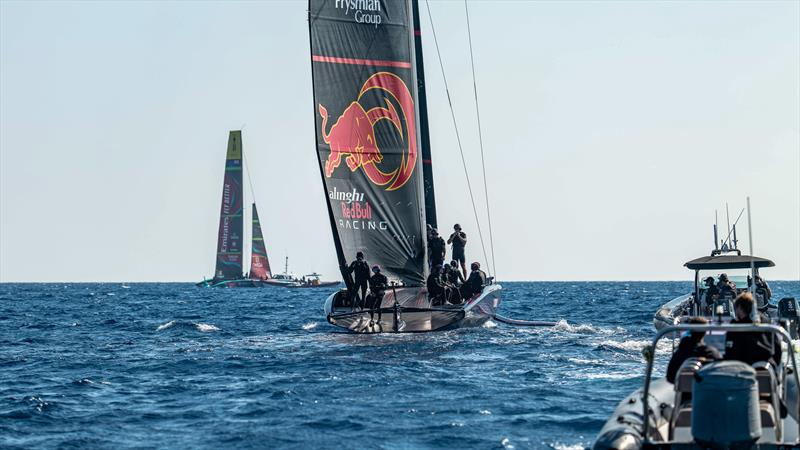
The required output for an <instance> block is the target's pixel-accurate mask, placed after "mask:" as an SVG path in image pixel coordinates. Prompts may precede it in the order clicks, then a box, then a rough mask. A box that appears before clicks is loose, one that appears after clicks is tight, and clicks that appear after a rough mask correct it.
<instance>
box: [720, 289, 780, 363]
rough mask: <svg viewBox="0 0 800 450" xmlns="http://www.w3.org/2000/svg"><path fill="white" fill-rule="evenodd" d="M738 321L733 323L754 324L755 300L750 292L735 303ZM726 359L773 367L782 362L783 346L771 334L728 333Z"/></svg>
mask: <svg viewBox="0 0 800 450" xmlns="http://www.w3.org/2000/svg"><path fill="white" fill-rule="evenodd" d="M733 308H734V311H735V313H736V319H734V320H731V323H745V324H752V323H753V319H752V316H751V314H753V309H754V308H755V300H754V299H753V296H752V294H750V293H749V292H742V293H741V294H739V296H737V297H736V299H735V300H734V301H733ZM725 359H729V360H736V361H742V362H744V363H747V364H750V365H752V364H753V363H755V362H758V361H769V362H770V363H771V364H772V365H773V366H777V365H778V364H780V362H781V345H780V342H778V340H777V339H776V338H775V336H774V335H773V334H772V333H771V332H765V331H747V332H739V333H737V332H728V333H727V334H726V335H725Z"/></svg>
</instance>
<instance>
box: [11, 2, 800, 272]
mask: <svg viewBox="0 0 800 450" xmlns="http://www.w3.org/2000/svg"><path fill="white" fill-rule="evenodd" d="M470 5H471V7H470V8H471V9H470V13H471V19H472V22H471V23H472V31H473V41H474V45H475V58H476V71H477V79H478V89H479V95H480V98H481V102H482V104H481V116H482V119H483V125H484V139H485V143H486V152H487V172H488V178H489V191H490V197H491V200H492V205H493V206H492V208H493V209H492V213H493V225H494V228H495V247H496V253H497V259H498V262H497V269H498V272H499V273H498V275H499V277H500V278H503V279H524V280H553V279H617V280H623V279H689V277H690V274H689V273H688V272H687V271H686V270H685V269H683V268H682V264H683V263H684V262H685V261H686V260H689V259H692V258H695V257H698V256H701V255H704V254H706V253H707V252H708V251H709V250H710V247H711V242H712V240H711V225H712V223H713V218H714V210H715V209H720V210H721V213H723V214H724V204H725V201H728V202H730V204H731V213H732V214H736V213H738V211H739V209H740V208H741V207H743V206H744V202H745V197H746V196H747V195H750V196H751V198H752V201H753V221H754V231H755V236H754V238H755V242H754V244H755V249H756V253H757V254H759V255H762V256H765V257H769V258H772V259H773V260H775V262H776V263H777V265H778V267H776V268H774V269H772V270H771V271H770V272H769V273H768V274H767V275H768V276H769V277H770V278H773V279H774V278H784V279H787V278H788V279H798V278H800V3H798V2H796V1H784V2H752V3H749V2H722V1H715V2H627V1H626V2H577V1H576V2H477V1H476V2H471V3H470ZM431 9H432V12H433V15H434V21H435V25H436V30H437V33H438V35H439V38H440V46H441V48H442V52H443V57H444V59H445V60H444V64H445V68H446V70H447V75H448V81H449V82H450V85H451V91H452V94H453V101H454V105H455V110H456V114H457V115H458V120H459V124H460V126H461V128H462V130H461V132H462V136H463V138H464V139H465V142H466V145H465V151H466V154H467V158H468V164H469V166H470V173H471V176H472V177H473V179H474V182H475V183H476V184H479V183H480V166H479V159H478V158H479V153H478V152H479V148H478V146H477V134H476V129H475V119H474V116H475V114H474V108H473V103H472V80H471V78H470V76H469V55H468V48H467V44H466V24H465V20H464V9H463V3H461V2H458V1H452V2H449V1H448V2H432V4H431ZM423 11H424V9H423ZM422 23H423V40H424V43H425V58H426V68H427V79H428V85H429V91H428V96H429V98H428V102H429V106H430V120H431V128H432V141H433V153H434V156H433V162H434V170H435V176H436V178H435V180H436V189H437V194H438V195H437V196H438V204H439V212H440V217H439V222H440V223H442V224H451V223H453V222H456V221H458V222H461V223H462V224H463V225H464V227H465V230H466V231H467V232H468V233H469V234H470V236H471V237H472V238H473V239H472V241H471V242H470V247H468V252H471V254H469V255H468V258H469V259H481V260H482V259H483V258H482V256H480V255H479V254H478V242H477V239H476V238H477V233H476V225H475V220H474V219H473V218H472V213H471V206H470V203H469V198H468V197H467V195H466V186H465V178H464V173H463V170H462V168H461V166H460V160H459V156H458V150H457V147H456V145H455V142H454V136H455V135H454V132H453V128H452V124H451V122H450V116H449V114H450V113H449V109H448V107H447V101H446V97H445V94H444V89H443V85H442V79H441V75H440V73H439V71H438V62H437V59H436V54H435V52H434V48H433V45H432V44H433V42H432V38H431V33H430V22H429V21H428V19H427V15H425V16H424V17H423V21H422ZM308 47H309V46H308V28H307V22H306V3H305V2H69V1H58V2H17V1H6V0H3V1H1V2H0V281H53V280H74V281H88V280H116V281H122V280H126V281H139V280H199V279H201V278H202V277H203V276H208V275H211V274H212V270H213V264H214V251H215V236H216V228H217V214H218V212H219V201H220V192H221V182H222V174H223V163H224V158H225V147H226V142H227V134H228V130H231V129H239V128H242V127H243V130H244V131H243V142H244V151H245V155H246V158H247V159H248V160H247V162H248V164H249V167H250V171H251V173H252V175H253V178H254V179H253V182H254V186H255V197H256V199H257V200H258V203H259V205H260V208H259V209H260V211H259V212H260V215H261V221H262V225H263V226H264V232H265V234H266V242H267V245H268V251H270V252H271V257H272V262H273V265H280V262H281V260H282V258H283V256H284V255H285V254H287V253H288V254H289V256H290V258H291V266H292V269H293V270H294V271H295V272H297V273H306V272H310V271H312V270H317V271H321V272H323V273H325V274H326V275H327V276H328V278H336V277H338V273H337V269H336V261H335V256H334V250H333V245H332V240H331V233H330V229H329V226H328V222H327V216H326V212H325V206H324V201H325V200H324V192H323V189H322V188H321V185H320V180H319V172H318V168H317V165H316V164H317V162H316V159H315V153H314V148H315V143H314V112H315V111H314V109H313V104H312V99H311V79H310V61H309V50H308ZM246 195H248V196H250V193H249V192H248V193H247V194H246ZM250 198H252V197H250ZM482 198H483V197H482V195H481V196H480V197H479V200H480V201H481V202H482ZM721 217H724V215H721ZM484 227H485V224H484ZM745 230H746V228H742V229H741V231H745ZM744 234H745V233H742V235H744Z"/></svg>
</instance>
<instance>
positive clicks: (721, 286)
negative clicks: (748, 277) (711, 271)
mask: <svg viewBox="0 0 800 450" xmlns="http://www.w3.org/2000/svg"><path fill="white" fill-rule="evenodd" d="M717 290H718V291H719V296H720V297H725V296H735V295H736V284H735V283H734V282H733V281H731V280H730V279H729V278H728V274H726V273H722V274H720V275H719V283H717Z"/></svg>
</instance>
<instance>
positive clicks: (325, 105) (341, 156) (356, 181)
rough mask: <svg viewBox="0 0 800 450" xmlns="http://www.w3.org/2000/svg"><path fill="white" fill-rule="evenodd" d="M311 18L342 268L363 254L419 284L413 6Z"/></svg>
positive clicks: (421, 232)
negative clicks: (360, 252) (358, 253)
mask: <svg viewBox="0 0 800 450" xmlns="http://www.w3.org/2000/svg"><path fill="white" fill-rule="evenodd" d="M309 14H310V17H309V26H310V28H311V59H312V78H313V83H314V107H315V111H314V112H315V115H316V133H317V156H318V158H319V164H320V172H321V175H322V180H323V184H324V187H325V191H326V196H327V197H328V214H329V218H330V221H331V227H332V229H333V235H334V243H335V245H336V250H337V255H338V258H339V264H340V266H341V267H342V268H344V267H345V266H346V264H347V263H348V262H349V261H351V260H353V259H355V255H356V252H357V251H363V252H364V254H365V256H366V260H367V261H368V262H369V263H370V264H379V265H380V266H381V267H382V268H383V273H384V274H385V275H386V276H387V277H388V278H389V279H390V280H391V281H400V282H403V283H405V284H407V285H413V286H421V285H422V284H423V282H424V280H425V275H426V271H427V261H426V259H427V254H426V253H427V252H426V241H425V239H426V236H425V201H424V189H423V185H422V183H423V177H422V173H421V167H420V166H421V164H420V162H421V161H420V160H421V157H420V155H419V149H420V136H419V131H418V130H419V127H418V120H417V104H416V96H417V79H416V76H417V74H416V71H415V69H414V67H415V60H414V37H413V26H412V20H411V15H412V13H411V5H410V3H409V2H407V1H392V2H384V1H378V0H364V1H359V2H340V1H329V0H311V1H310V3H309ZM342 272H343V276H344V278H345V281H348V280H349V274H348V273H347V271H346V270H343V271H342Z"/></svg>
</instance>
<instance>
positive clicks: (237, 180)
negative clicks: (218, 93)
mask: <svg viewBox="0 0 800 450" xmlns="http://www.w3.org/2000/svg"><path fill="white" fill-rule="evenodd" d="M243 195H244V190H243V189H242V132H241V131H238V130H237V131H231V132H230V133H229V134H228V151H227V154H226V156H225V177H224V179H223V181H222V202H221V205H220V212H219V229H218V231H217V263H216V268H215V270H214V281H223V280H235V279H238V278H241V276H242V244H243V239H244V223H243V217H242V214H243V210H242V208H243V206H244V204H243Z"/></svg>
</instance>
